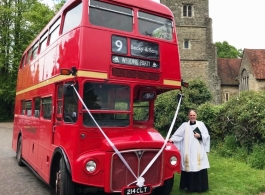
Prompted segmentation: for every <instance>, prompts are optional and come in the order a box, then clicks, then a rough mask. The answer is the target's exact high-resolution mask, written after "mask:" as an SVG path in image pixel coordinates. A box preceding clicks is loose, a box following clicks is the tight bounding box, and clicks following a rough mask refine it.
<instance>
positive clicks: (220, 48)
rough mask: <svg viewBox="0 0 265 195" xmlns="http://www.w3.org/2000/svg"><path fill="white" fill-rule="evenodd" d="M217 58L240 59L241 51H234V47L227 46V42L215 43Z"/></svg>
mask: <svg viewBox="0 0 265 195" xmlns="http://www.w3.org/2000/svg"><path fill="white" fill-rule="evenodd" d="M215 46H216V47H217V56H218V58H242V55H243V51H242V49H236V48H235V47H234V46H232V45H229V44H228V42H226V41H224V42H222V43H221V42H216V43H215Z"/></svg>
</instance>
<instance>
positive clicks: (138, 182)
mask: <svg viewBox="0 0 265 195" xmlns="http://www.w3.org/2000/svg"><path fill="white" fill-rule="evenodd" d="M71 86H72V87H73V88H74V90H75V93H76V94H77V96H78V98H79V100H80V101H81V102H82V104H83V106H84V107H85V109H86V111H87V113H88V114H89V115H90V117H91V118H92V120H93V121H94V123H95V124H96V126H97V127H98V128H99V130H100V132H101V133H102V135H103V136H104V137H105V139H106V140H107V141H108V143H109V145H110V146H111V147H112V149H113V150H114V151H115V152H116V154H117V155H118V156H119V157H120V159H121V161H122V162H123V163H124V165H125V166H126V167H127V168H128V170H129V171H130V172H131V174H132V175H133V176H134V177H135V179H136V180H135V181H134V182H132V183H130V184H128V186H130V185H131V184H133V183H136V185H137V186H138V187H142V186H144V182H145V179H144V178H143V175H144V174H145V173H146V172H147V171H148V170H149V168H150V167H151V166H152V165H153V163H154V162H155V160H156V159H157V158H158V156H159V155H160V154H161V152H162V151H163V150H164V148H165V146H166V144H167V142H168V139H169V136H170V134H171V132H172V129H173V126H174V124H175V121H176V118H177V115H178V111H179V107H180V102H181V99H182V94H180V95H181V97H180V99H179V103H178V106H177V109H176V112H175V116H174V119H173V121H172V123H171V126H170V129H169V132H168V134H167V137H166V139H165V142H164V144H163V146H162V148H161V149H160V150H159V152H158V153H157V154H156V155H155V156H154V158H153V159H152V160H151V161H150V163H149V164H148V165H147V167H146V168H145V169H144V170H143V172H142V174H141V175H140V176H139V177H137V176H136V175H135V174H134V172H133V171H132V169H131V167H130V166H129V164H128V163H127V162H126V160H125V159H124V158H123V156H122V155H121V153H120V151H119V150H118V149H117V148H116V146H115V145H114V144H113V143H112V141H111V140H110V139H109V138H108V136H107V135H106V134H105V133H104V131H103V130H102V129H101V127H100V126H99V125H98V123H97V121H96V120H95V119H94V117H93V116H92V114H91V112H90V111H89V109H88V108H87V106H86V105H85V103H84V101H83V100H82V98H81V97H80V95H79V93H78V92H77V90H76V89H75V87H74V85H73V84H72V85H71Z"/></svg>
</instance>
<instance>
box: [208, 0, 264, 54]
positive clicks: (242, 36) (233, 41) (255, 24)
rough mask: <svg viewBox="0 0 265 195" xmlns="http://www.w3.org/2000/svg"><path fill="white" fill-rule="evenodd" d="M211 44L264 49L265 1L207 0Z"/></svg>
mask: <svg viewBox="0 0 265 195" xmlns="http://www.w3.org/2000/svg"><path fill="white" fill-rule="evenodd" d="M209 17H210V18H212V27H213V42H214V43H215V42H223V41H227V42H228V43H229V45H232V46H234V47H235V48H237V49H245V48H246V49H265V0H209Z"/></svg>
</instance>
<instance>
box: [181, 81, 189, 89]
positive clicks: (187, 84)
mask: <svg viewBox="0 0 265 195" xmlns="http://www.w3.org/2000/svg"><path fill="white" fill-rule="evenodd" d="M181 86H182V87H186V88H188V87H189V83H187V82H184V81H181Z"/></svg>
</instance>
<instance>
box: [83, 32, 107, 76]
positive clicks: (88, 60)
mask: <svg viewBox="0 0 265 195" xmlns="http://www.w3.org/2000/svg"><path fill="white" fill-rule="evenodd" d="M83 33H84V37H85V38H84V39H83V40H82V47H83V49H82V53H81V63H80V68H81V69H86V70H93V71H95V72H107V71H109V67H110V61H111V57H110V51H111V34H110V33H106V31H104V30H97V29H92V28H83ZM95 35H96V36H97V37H100V39H95ZM101 56H104V57H101ZM107 56H109V57H107Z"/></svg>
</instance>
